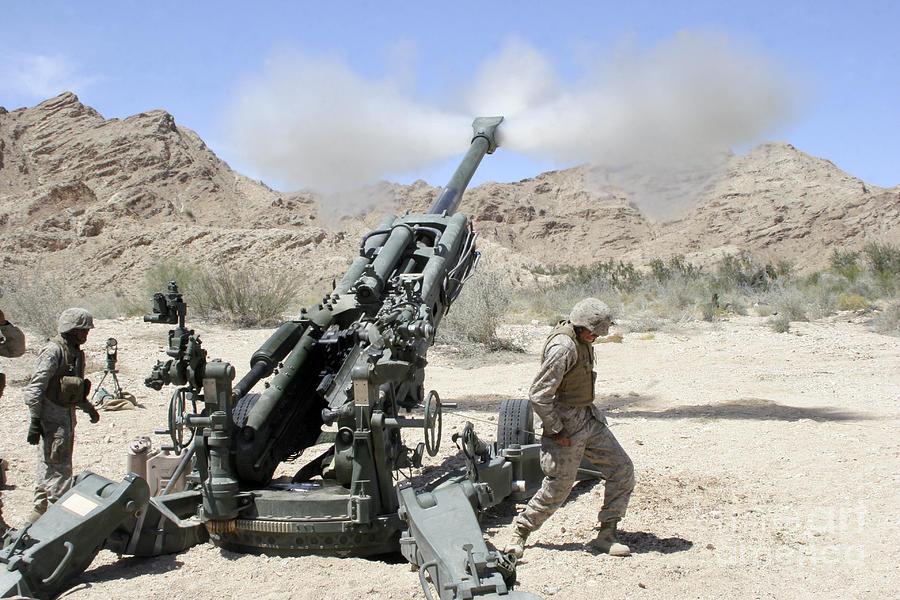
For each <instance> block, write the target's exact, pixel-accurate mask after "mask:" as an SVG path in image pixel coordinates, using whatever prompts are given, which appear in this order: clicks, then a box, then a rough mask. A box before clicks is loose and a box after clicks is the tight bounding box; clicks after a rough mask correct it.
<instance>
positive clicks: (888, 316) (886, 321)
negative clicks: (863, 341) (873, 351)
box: [869, 302, 900, 337]
mask: <svg viewBox="0 0 900 600" xmlns="http://www.w3.org/2000/svg"><path fill="white" fill-rule="evenodd" d="M869 328H870V329H872V330H873V331H876V332H878V333H883V334H885V335H893V336H898V337H900V302H894V303H892V304H890V305H889V306H888V307H887V308H886V309H885V310H883V311H881V312H879V313H878V314H877V315H875V317H874V318H873V319H872V320H871V321H870V322H869Z"/></svg>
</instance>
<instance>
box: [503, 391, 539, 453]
mask: <svg viewBox="0 0 900 600" xmlns="http://www.w3.org/2000/svg"><path fill="white" fill-rule="evenodd" d="M533 443H534V410H533V409H532V408H531V402H530V401H529V400H528V399H527V398H507V399H506V400H504V401H503V402H501V403H500V418H499V419H498V421H497V446H498V447H499V448H500V449H503V448H508V447H509V446H511V445H513V444H519V445H520V446H524V445H526V444H533Z"/></svg>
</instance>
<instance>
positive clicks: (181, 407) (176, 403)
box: [167, 388, 197, 454]
mask: <svg viewBox="0 0 900 600" xmlns="http://www.w3.org/2000/svg"><path fill="white" fill-rule="evenodd" d="M188 400H190V401H191V402H192V403H193V405H194V410H195V412H196V408H197V399H196V396H195V395H194V392H192V391H191V390H190V389H189V388H178V389H177V390H175V391H174V392H173V393H172V398H171V399H170V400H169V415H168V423H167V424H168V426H169V430H168V432H169V437H170V438H172V446H174V448H175V453H176V454H178V453H180V452H181V450H182V449H183V448H185V447H186V446H189V445H190V444H191V442H192V441H193V440H194V431H193V430H191V435H190V437H189V438H188V440H187V442H185V441H184V415H185V412H186V411H187V402H188Z"/></svg>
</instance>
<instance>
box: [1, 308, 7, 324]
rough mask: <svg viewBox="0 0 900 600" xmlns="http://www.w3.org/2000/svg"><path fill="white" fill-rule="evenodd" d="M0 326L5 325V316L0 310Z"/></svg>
mask: <svg viewBox="0 0 900 600" xmlns="http://www.w3.org/2000/svg"><path fill="white" fill-rule="evenodd" d="M0 325H6V315H4V314H3V309H2V308H0Z"/></svg>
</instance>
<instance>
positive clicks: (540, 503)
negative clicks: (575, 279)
mask: <svg viewBox="0 0 900 600" xmlns="http://www.w3.org/2000/svg"><path fill="white" fill-rule="evenodd" d="M611 324H612V319H611V316H610V311H609V308H607V306H606V305H605V304H604V303H603V302H601V301H599V300H596V299H594V298H587V299H585V300H582V301H581V302H579V303H578V304H576V305H575V307H574V308H573V309H572V314H571V315H570V317H569V320H568V321H565V322H563V323H560V324H559V325H557V326H556V328H554V329H553V331H551V332H550V335H549V336H548V337H547V341H546V343H545V345H544V351H543V353H542V356H541V367H540V370H539V371H538V374H537V377H535V379H534V383H532V385H531V389H530V390H529V397H530V399H531V403H532V406H533V407H534V411H535V412H536V413H537V414H538V416H539V417H540V418H541V421H542V422H543V436H542V439H541V469H542V470H543V472H544V480H543V482H542V484H541V489H540V490H538V492H537V493H536V494H535V495H534V496H533V497H532V498H531V500H529V502H528V505H527V506H526V507H525V510H524V512H522V513H521V514H519V515H518V516H517V517H516V519H515V521H514V523H513V536H512V540H511V542H510V544H509V545H508V546H507V548H506V550H507V552H513V553H515V554H516V555H517V556H519V557H521V556H522V554H523V552H524V547H525V540H526V539H527V537H528V534H530V533H531V532H532V531H534V530H536V529H538V528H539V527H540V526H541V525H542V524H543V523H544V521H546V520H547V519H548V518H549V517H550V515H552V514H553V513H554V512H555V511H556V509H558V508H559V507H560V506H561V505H562V503H563V502H565V500H566V498H568V496H569V493H570V492H571V490H572V487H573V486H574V484H575V478H576V476H577V473H578V468H579V466H580V465H581V461H582V458H586V459H587V460H589V461H590V462H591V463H593V465H594V466H596V467H597V469H598V470H599V471H600V472H601V473H602V474H603V477H604V479H605V480H606V486H605V495H604V499H603V506H602V508H601V509H600V512H599V515H598V521H599V522H600V532H599V533H598V535H597V538H596V539H595V540H593V541H592V542H591V546H592V547H594V548H595V549H597V550H600V551H602V552H607V553H609V554H612V555H614V556H627V555H628V554H629V553H630V550H629V548H628V546H625V545H624V544H621V543H619V541H618V539H617V537H616V525H617V523H618V522H619V520H620V519H621V518H622V517H623V516H625V509H626V508H627V506H628V499H629V498H630V497H631V491H632V490H633V489H634V467H633V465H632V463H631V459H630V458H629V457H628V455H627V454H626V453H625V451H624V450H623V449H622V447H621V446H620V445H619V442H618V441H616V438H615V436H613V434H612V432H611V431H610V430H609V428H608V427H607V423H606V418H605V417H604V416H603V414H602V413H601V412H600V409H599V408H598V407H597V406H596V405H595V404H594V382H595V379H596V373H595V372H594V350H593V347H592V345H591V344H592V343H593V342H594V340H595V339H596V338H597V337H598V336H601V335H606V334H607V333H609V326H610V325H611Z"/></svg>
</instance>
